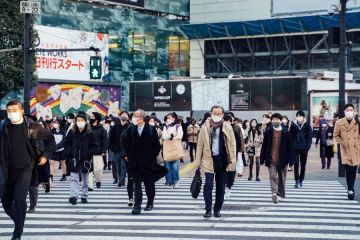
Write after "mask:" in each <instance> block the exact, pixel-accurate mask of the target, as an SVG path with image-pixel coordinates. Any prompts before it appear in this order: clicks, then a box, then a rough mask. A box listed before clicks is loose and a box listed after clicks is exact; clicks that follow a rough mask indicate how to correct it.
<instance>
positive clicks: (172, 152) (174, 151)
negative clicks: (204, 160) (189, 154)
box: [163, 140, 185, 162]
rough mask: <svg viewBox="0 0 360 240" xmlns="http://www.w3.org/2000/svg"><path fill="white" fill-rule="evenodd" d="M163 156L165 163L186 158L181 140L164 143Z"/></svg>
mask: <svg viewBox="0 0 360 240" xmlns="http://www.w3.org/2000/svg"><path fill="white" fill-rule="evenodd" d="M163 154H164V161H165V162H172V161H175V160H179V159H182V158H184V156H185V153H184V148H183V146H182V143H181V140H166V141H164V142H163Z"/></svg>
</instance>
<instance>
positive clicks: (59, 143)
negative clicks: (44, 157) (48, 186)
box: [50, 120, 66, 182]
mask: <svg viewBox="0 0 360 240" xmlns="http://www.w3.org/2000/svg"><path fill="white" fill-rule="evenodd" d="M51 126H52V129H51V133H52V134H53V136H54V138H55V143H56V151H55V153H54V154H53V156H52V157H51V158H50V178H51V181H52V182H53V181H54V177H53V176H54V175H55V173H56V170H57V165H58V163H59V164H61V170H62V178H61V179H60V181H66V163H65V155H64V141H65V132H64V131H63V130H62V129H61V126H60V122H59V121H57V120H55V121H53V122H52V123H51Z"/></svg>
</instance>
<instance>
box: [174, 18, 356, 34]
mask: <svg viewBox="0 0 360 240" xmlns="http://www.w3.org/2000/svg"><path fill="white" fill-rule="evenodd" d="M346 25H347V29H348V30H350V29H356V28H360V12H351V13H347V14H346ZM330 27H339V14H336V15H334V16H329V15H311V16H298V17H288V18H271V19H262V20H252V21H236V22H219V23H200V24H183V25H180V28H181V30H182V31H183V32H184V33H185V35H186V36H187V37H188V38H189V39H214V38H229V37H231V38H232V37H241V36H257V35H259V36H260V35H276V34H291V33H303V32H315V31H327V30H328V29H329V28H330Z"/></svg>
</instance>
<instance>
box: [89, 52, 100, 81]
mask: <svg viewBox="0 0 360 240" xmlns="http://www.w3.org/2000/svg"><path fill="white" fill-rule="evenodd" d="M100 78H101V57H97V56H94V57H90V79H100Z"/></svg>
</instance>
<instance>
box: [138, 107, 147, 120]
mask: <svg viewBox="0 0 360 240" xmlns="http://www.w3.org/2000/svg"><path fill="white" fill-rule="evenodd" d="M135 112H139V113H140V117H142V119H144V120H145V118H146V112H145V111H144V110H143V109H141V108H138V109H137V110H136V111H135Z"/></svg>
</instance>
